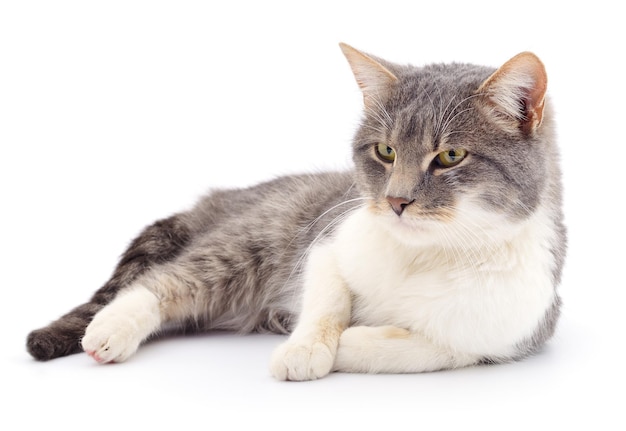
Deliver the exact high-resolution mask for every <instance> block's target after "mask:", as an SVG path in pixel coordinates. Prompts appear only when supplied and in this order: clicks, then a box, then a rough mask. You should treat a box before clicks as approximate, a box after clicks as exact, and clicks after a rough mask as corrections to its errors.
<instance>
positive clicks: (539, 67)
mask: <svg viewBox="0 0 626 431" xmlns="http://www.w3.org/2000/svg"><path fill="white" fill-rule="evenodd" d="M547 86H548V76H547V75H546V69H545V67H544V66H543V63H542V62H541V60H539V58H538V57H537V56H536V55H535V54H533V53H531V52H522V53H521V54H518V55H516V56H515V57H513V58H512V59H510V60H509V61H507V62H506V63H504V65H503V66H502V67H500V68H499V69H498V70H497V71H496V72H494V73H493V74H492V75H491V76H490V77H489V78H488V79H487V80H486V81H485V82H484V83H483V84H482V85H481V86H480V88H479V89H478V93H480V94H484V95H485V96H486V99H487V105H488V107H489V111H490V113H491V114H492V115H493V116H494V117H495V118H496V119H497V120H499V122H501V123H503V125H505V126H507V125H508V126H512V127H516V128H518V129H521V130H522V131H524V132H525V133H528V134H531V133H533V132H534V131H535V130H536V129H537V128H538V127H539V126H540V125H541V122H542V120H543V108H544V101H545V96H546V89H547Z"/></svg>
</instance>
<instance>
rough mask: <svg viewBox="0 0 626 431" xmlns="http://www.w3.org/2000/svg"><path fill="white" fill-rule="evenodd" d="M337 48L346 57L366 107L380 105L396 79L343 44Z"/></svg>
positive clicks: (385, 69) (357, 51) (359, 52)
mask: <svg viewBox="0 0 626 431" xmlns="http://www.w3.org/2000/svg"><path fill="white" fill-rule="evenodd" d="M339 46H340V47H341V50H342V51H343V54H344V55H345V56H346V59H347V60H348V63H350V67H351V68H352V73H354V77H355V78H356V82H357V84H358V85H359V88H360V89H361V91H362V92H363V100H364V102H365V106H366V107H370V108H372V107H375V106H376V105H380V103H382V102H383V101H384V100H385V98H386V97H387V96H388V94H389V91H390V89H391V87H392V86H393V85H394V84H395V83H396V82H397V81H398V78H396V76H395V75H394V74H393V73H392V72H391V71H390V70H389V69H387V68H386V67H385V66H383V65H382V64H381V63H380V62H378V61H376V60H375V59H374V58H372V57H370V56H369V55H367V54H364V53H362V52H361V51H359V50H358V49H355V48H353V47H351V46H350V45H347V44H345V43H340V44H339Z"/></svg>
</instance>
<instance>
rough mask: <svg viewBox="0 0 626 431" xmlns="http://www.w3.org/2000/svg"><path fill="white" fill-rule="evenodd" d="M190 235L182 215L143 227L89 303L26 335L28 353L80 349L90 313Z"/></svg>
mask: <svg viewBox="0 0 626 431" xmlns="http://www.w3.org/2000/svg"><path fill="white" fill-rule="evenodd" d="M191 237H192V235H191V229H190V228H189V226H188V224H187V223H185V217H184V215H182V214H178V215H174V216H171V217H169V218H166V219H163V220H159V221H157V222H156V223H154V224H152V225H150V226H148V227H147V228H145V229H144V230H143V232H142V233H141V234H140V235H139V236H138V237H137V238H136V239H135V240H134V241H132V243H131V245H130V246H129V247H128V249H127V250H126V251H125V252H124V254H123V255H122V258H121V259H120V262H119V263H118V265H117V267H116V268H115V271H114V272H113V275H112V276H111V278H110V279H109V281H107V282H106V284H105V285H104V286H102V287H101V288H100V289H99V290H98V291H96V293H95V294H94V295H93V297H92V298H91V300H90V301H89V302H87V303H85V304H82V305H79V306H78V307H76V308H74V309H73V310H72V311H70V312H69V313H67V314H65V315H63V316H62V317H60V318H59V319H57V320H55V321H54V322H52V323H50V324H49V325H48V326H45V327H43V328H40V329H36V330H34V331H32V332H31V333H30V334H29V335H28V337H27V340H26V349H27V350H28V353H30V354H31V356H33V358H35V359H37V360H40V361H47V360H50V359H54V358H58V357H61V356H67V355H71V354H74V353H79V352H82V351H83V349H82V347H81V340H82V338H83V336H84V334H85V329H86V328H87V325H89V323H90V322H91V320H92V319H93V317H94V315H95V314H96V313H97V312H98V311H100V310H101V309H102V308H103V307H104V306H105V305H107V304H108V303H109V302H111V301H112V300H113V298H115V296H116V295H117V293H118V292H119V291H120V290H121V289H123V288H124V287H126V286H128V285H129V284H130V283H131V282H132V281H133V280H135V279H136V278H137V277H138V276H139V275H141V274H142V273H144V272H145V271H146V270H147V269H149V268H151V267H152V266H154V265H157V264H160V263H164V262H167V261H171V260H173V259H174V258H175V257H176V256H178V255H179V254H180V253H181V251H182V250H183V249H184V248H185V246H186V245H187V244H188V243H189V242H190V239H191Z"/></svg>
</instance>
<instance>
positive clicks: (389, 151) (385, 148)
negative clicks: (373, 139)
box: [376, 144, 396, 163]
mask: <svg viewBox="0 0 626 431" xmlns="http://www.w3.org/2000/svg"><path fill="white" fill-rule="evenodd" d="M376 155H378V157H379V158H380V160H382V161H383V162H385V163H393V162H394V161H395V160H396V151H395V150H394V149H393V148H391V147H390V146H389V145H386V144H378V145H376Z"/></svg>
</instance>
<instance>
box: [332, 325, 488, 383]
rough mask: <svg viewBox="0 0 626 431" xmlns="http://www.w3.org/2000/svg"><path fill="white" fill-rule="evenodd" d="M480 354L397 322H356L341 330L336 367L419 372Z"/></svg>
mask: <svg viewBox="0 0 626 431" xmlns="http://www.w3.org/2000/svg"><path fill="white" fill-rule="evenodd" d="M480 359H481V357H480V356H478V355H474V354H466V353H460V352H455V351H452V350H450V349H446V348H443V347H440V346H437V345H436V344H434V343H433V342H432V341H430V340H428V339H427V338H426V337H425V336H423V335H422V334H419V333H415V332H410V331H407V330H406V329H401V328H398V327H395V326H378V327H368V326H355V327H352V328H348V329H346V330H345V331H344V332H343V333H342V334H341V339H340V341H339V349H338V352H337V357H336V359H335V363H334V366H333V371H342V372H348V373H420V372H426V371H438V370H445V369H452V368H461V367H466V366H470V365H474V364H477V363H478V362H479V361H480Z"/></svg>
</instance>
